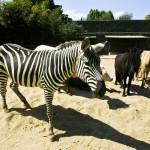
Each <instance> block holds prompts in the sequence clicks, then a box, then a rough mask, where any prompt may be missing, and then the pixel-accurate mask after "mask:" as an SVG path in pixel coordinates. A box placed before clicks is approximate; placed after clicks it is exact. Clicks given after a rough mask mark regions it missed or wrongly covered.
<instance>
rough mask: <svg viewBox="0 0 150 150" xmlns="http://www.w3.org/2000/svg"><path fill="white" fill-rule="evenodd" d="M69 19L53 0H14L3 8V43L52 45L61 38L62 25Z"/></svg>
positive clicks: (0, 22) (0, 15)
mask: <svg viewBox="0 0 150 150" xmlns="http://www.w3.org/2000/svg"><path fill="white" fill-rule="evenodd" d="M68 20H70V18H68V16H67V15H65V14H63V11H62V9H61V7H60V6H59V5H55V4H54V2H53V0H12V1H9V2H6V4H5V5H4V6H3V7H1V8H0V33H2V31H3V33H5V34H4V35H3V40H1V42H12V43H18V44H19V43H20V44H22V43H23V44H33V45H37V44H41V43H46V44H51V43H56V39H57V41H59V40H61V38H62V37H61V35H60V33H61V32H60V27H61V25H62V23H63V22H67V21H68Z"/></svg>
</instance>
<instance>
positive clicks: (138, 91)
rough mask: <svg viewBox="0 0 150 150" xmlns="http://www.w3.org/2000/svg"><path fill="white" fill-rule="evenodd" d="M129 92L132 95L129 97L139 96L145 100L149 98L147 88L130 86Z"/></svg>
mask: <svg viewBox="0 0 150 150" xmlns="http://www.w3.org/2000/svg"><path fill="white" fill-rule="evenodd" d="M131 91H132V92H133V93H134V94H132V93H131V95H141V96H144V97H147V98H150V89H149V88H141V87H140V86H139V85H135V84H133V85H132V86H131Z"/></svg>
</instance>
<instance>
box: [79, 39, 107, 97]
mask: <svg viewBox="0 0 150 150" xmlns="http://www.w3.org/2000/svg"><path fill="white" fill-rule="evenodd" d="M76 71H77V73H78V76H79V78H81V79H82V80H83V81H85V82H87V83H88V85H89V86H90V88H91V90H92V91H93V92H94V93H95V95H96V96H97V97H98V98H100V97H102V96H104V94H105V92H106V86H105V83H104V80H103V76H102V72H101V71H100V58H99V56H98V55H97V53H96V52H95V51H94V50H93V49H92V47H91V46H90V40H89V39H88V38H85V39H84V41H83V42H82V44H81V50H80V54H79V57H78V60H77V68H76Z"/></svg>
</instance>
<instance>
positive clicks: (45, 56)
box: [0, 38, 106, 141]
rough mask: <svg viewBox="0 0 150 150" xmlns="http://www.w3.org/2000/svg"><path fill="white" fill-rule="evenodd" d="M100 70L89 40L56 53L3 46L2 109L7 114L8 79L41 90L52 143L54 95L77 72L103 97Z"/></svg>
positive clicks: (67, 45) (0, 50) (0, 64)
mask: <svg viewBox="0 0 150 150" xmlns="http://www.w3.org/2000/svg"><path fill="white" fill-rule="evenodd" d="M99 66H100V59H99V57H98V55H97V54H96V52H95V51H94V50H93V49H92V48H91V46H90V40H89V38H85V39H84V40H83V41H70V42H65V43H64V44H62V45H61V46H60V49H59V50H55V51H49V50H43V51H31V50H28V49H25V48H23V47H21V46H17V45H15V44H10V43H7V44H3V45H1V46H0V94H1V96H2V100H3V109H4V111H8V107H7V104H6V86H7V81H8V78H11V80H12V81H13V83H15V85H17V86H18V85H22V86H26V87H41V88H42V89H43V90H44V96H45V101H46V108H47V109H46V110H47V111H46V112H47V117H48V121H49V127H50V129H49V137H50V140H51V141H53V140H54V137H55V136H54V132H53V120H52V117H53V107H52V100H53V95H54V92H55V91H56V90H57V89H58V87H59V86H61V85H62V83H63V82H64V81H65V80H66V79H67V78H69V77H70V76H71V75H72V74H73V73H74V72H77V73H78V76H79V77H80V78H82V79H83V80H84V81H85V82H87V83H88V85H89V86H90V88H91V90H92V91H93V92H94V93H95V95H96V97H98V98H101V97H103V96H104V94H105V92H106V86H105V83H104V80H103V77H102V74H101V71H100V67H99ZM80 70H82V71H80ZM16 89H17V92H18V93H19V94H21V93H20V91H19V90H18V88H16V87H15V88H14V91H15V90H16ZM17 92H16V94H18V93H17ZM21 95H22V94H21ZM21 100H22V102H23V103H24V105H25V106H26V108H30V105H29V104H28V102H27V101H26V100H25V99H21Z"/></svg>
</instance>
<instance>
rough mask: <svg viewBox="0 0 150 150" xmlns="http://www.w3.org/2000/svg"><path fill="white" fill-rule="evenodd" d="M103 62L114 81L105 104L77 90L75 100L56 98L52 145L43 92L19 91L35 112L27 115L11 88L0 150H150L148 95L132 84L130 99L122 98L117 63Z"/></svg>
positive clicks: (1, 115) (0, 119) (1, 118)
mask: <svg viewBox="0 0 150 150" xmlns="http://www.w3.org/2000/svg"><path fill="white" fill-rule="evenodd" d="M101 62H102V64H103V65H104V66H105V68H106V69H107V71H108V72H109V74H110V75H111V76H112V77H113V82H107V83H106V86H107V88H108V90H107V92H106V94H105V96H104V97H103V98H102V99H97V98H94V95H93V94H92V93H90V92H85V91H80V90H77V89H74V88H71V91H72V92H73V94H74V95H73V96H69V95H67V94H65V93H62V94H58V93H57V92H56V93H55V95H54V100H53V105H54V132H55V134H56V141H55V142H53V143H51V142H50V141H49V138H48V127H49V126H48V122H47V116H46V107H45V100H44V95H43V91H42V89H40V88H26V87H20V90H21V92H22V93H23V94H24V96H25V97H26V99H27V100H28V102H29V104H30V105H31V106H32V109H31V110H24V109H23V105H22V103H21V101H20V100H19V99H18V97H17V96H16V95H15V94H14V93H13V92H12V91H11V89H10V88H9V87H8V88H7V90H8V92H7V104H8V107H9V109H10V112H9V113H5V112H4V111H3V109H2V103H0V150H33V149H36V150H135V149H137V150H150V90H149V89H148V88H144V89H141V88H140V84H141V82H137V81H133V82H132V87H131V93H132V95H131V96H126V97H122V89H120V86H119V85H114V79H115V76H114V57H113V56H112V57H107V58H106V57H102V59H101Z"/></svg>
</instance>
